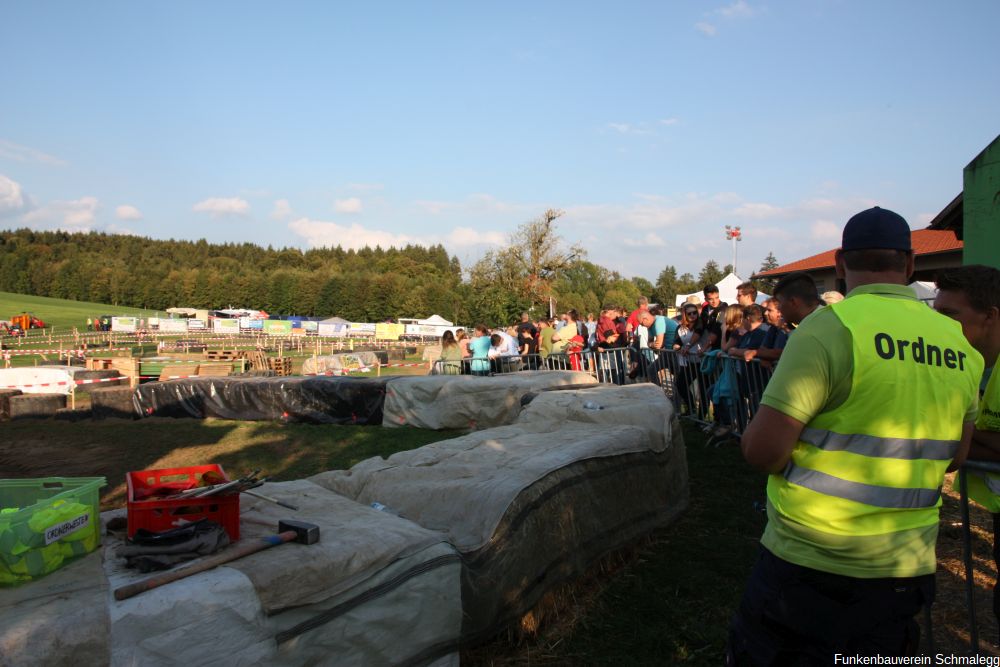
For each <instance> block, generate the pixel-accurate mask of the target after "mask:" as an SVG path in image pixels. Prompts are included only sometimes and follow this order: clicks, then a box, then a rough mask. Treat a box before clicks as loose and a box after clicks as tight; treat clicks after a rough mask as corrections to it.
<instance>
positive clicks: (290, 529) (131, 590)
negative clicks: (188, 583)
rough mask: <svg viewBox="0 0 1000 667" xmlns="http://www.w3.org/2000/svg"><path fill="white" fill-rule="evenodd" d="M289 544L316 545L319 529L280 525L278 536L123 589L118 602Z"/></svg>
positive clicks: (117, 594)
mask: <svg viewBox="0 0 1000 667" xmlns="http://www.w3.org/2000/svg"><path fill="white" fill-rule="evenodd" d="M285 542H298V543H299V544H315V543H316V542H319V526H317V525H316V524H313V523H306V522H305V521H295V520H292V519H289V520H286V521H279V522H278V534H277V535H268V536H267V537H261V538H259V539H256V540H249V541H247V542H243V543H241V544H238V545H236V546H235V547H233V548H232V549H227V550H226V551H223V552H222V553H219V554H216V555H214V556H209V557H208V558H205V559H204V560H200V561H198V562H196V563H191V564H190V565H186V566H184V567H180V568H177V569H176V570H171V571H170V572H164V573H163V574H157V575H155V576H152V577H148V578H146V579H143V580H142V581H137V582H135V583H132V584H128V585H127V586H122V587H121V588H116V589H115V599H116V600H127V599H128V598H130V597H132V596H133V595H138V594H139V593H143V592H145V591H151V590H153V589H154V588H159V587H160V586H163V585H164V584H169V583H170V582H172V581H177V580H178V579H183V578H185V577H190V576H191V575H192V574H198V573H199V572H205V571H206V570H211V569H212V568H215V567H218V566H220V565H225V564H226V563H229V562H232V561H234V560H237V559H239V558H243V557H244V556H249V555H250V554H255V553H257V552H258V551H263V550H264V549H270V548H271V547H275V546H278V545H279V544H284V543H285Z"/></svg>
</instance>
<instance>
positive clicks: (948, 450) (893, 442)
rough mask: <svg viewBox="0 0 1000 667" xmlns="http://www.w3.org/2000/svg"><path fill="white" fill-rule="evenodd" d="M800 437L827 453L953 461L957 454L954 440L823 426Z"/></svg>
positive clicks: (956, 445)
mask: <svg viewBox="0 0 1000 667" xmlns="http://www.w3.org/2000/svg"><path fill="white" fill-rule="evenodd" d="M799 439H800V440H801V441H802V442H807V443H809V444H810V445H813V446H815V447H818V448H820V449H822V450H824V451H827V452H851V453H853V454H861V455H862V456H872V457H876V458H882V459H903V460H906V461H912V460H915V459H930V460H932V461H951V460H952V459H953V458H955V454H956V453H958V443H957V442H956V441H954V440H933V439H931V438H915V439H910V438H877V437H875V436H873V435H859V434H844V433H834V432H833V431H826V430H824V429H820V428H808V427H807V428H805V429H803V430H802V435H801V436H799Z"/></svg>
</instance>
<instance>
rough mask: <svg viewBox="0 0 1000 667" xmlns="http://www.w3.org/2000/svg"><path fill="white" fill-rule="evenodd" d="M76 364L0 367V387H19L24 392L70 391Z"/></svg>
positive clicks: (65, 392) (52, 392) (48, 392)
mask: <svg viewBox="0 0 1000 667" xmlns="http://www.w3.org/2000/svg"><path fill="white" fill-rule="evenodd" d="M78 370H83V369H82V368H78V367H76V366H24V367H22V368H3V369H0V389H20V390H21V392H22V393H25V394H69V393H72V391H73V387H74V386H75V385H74V384H73V375H74V374H75V373H76V371H78Z"/></svg>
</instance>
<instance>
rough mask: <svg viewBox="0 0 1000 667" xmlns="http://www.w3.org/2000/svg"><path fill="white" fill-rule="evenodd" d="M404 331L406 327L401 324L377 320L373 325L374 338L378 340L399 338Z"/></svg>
mask: <svg viewBox="0 0 1000 667" xmlns="http://www.w3.org/2000/svg"><path fill="white" fill-rule="evenodd" d="M404 333H406V327H405V326H403V325H402V324H389V323H387V322H379V323H378V324H376V325H375V338H377V339H378V340H399V337H400V336H402V335H403V334H404Z"/></svg>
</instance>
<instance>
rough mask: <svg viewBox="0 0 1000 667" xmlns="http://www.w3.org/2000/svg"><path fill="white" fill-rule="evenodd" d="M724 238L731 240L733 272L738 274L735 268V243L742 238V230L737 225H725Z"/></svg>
mask: <svg viewBox="0 0 1000 667" xmlns="http://www.w3.org/2000/svg"><path fill="white" fill-rule="evenodd" d="M726 240H727V241H732V242H733V273H735V274H736V275H737V276H738V275H740V273H739V271H737V270H736V244H737V243H739V242H740V241H742V240H743V232H741V231H740V228H739V227H730V226H729V225H726Z"/></svg>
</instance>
